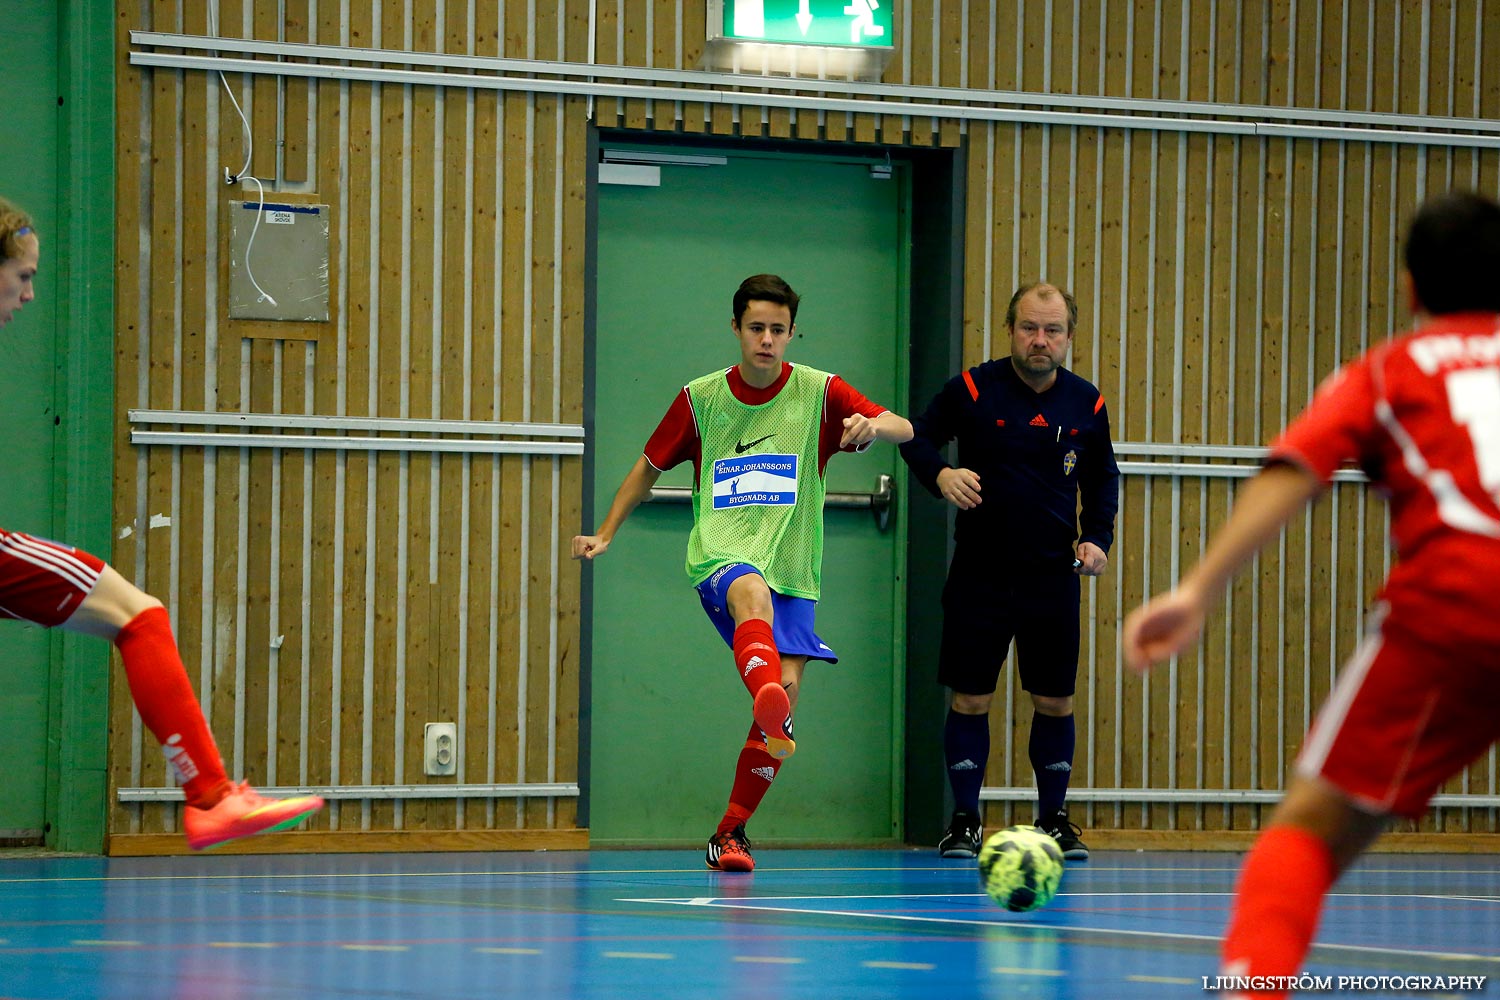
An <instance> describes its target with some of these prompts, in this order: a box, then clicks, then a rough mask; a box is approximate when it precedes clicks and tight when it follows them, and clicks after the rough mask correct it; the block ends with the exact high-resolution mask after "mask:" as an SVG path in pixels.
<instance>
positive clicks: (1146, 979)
mask: <svg viewBox="0 0 1500 1000" xmlns="http://www.w3.org/2000/svg"><path fill="white" fill-rule="evenodd" d="M1125 979H1126V981H1127V982H1132V983H1165V984H1167V985H1168V986H1196V985H1198V983H1200V982H1202V980H1199V979H1182V978H1180V977H1178V976H1126V977H1125Z"/></svg>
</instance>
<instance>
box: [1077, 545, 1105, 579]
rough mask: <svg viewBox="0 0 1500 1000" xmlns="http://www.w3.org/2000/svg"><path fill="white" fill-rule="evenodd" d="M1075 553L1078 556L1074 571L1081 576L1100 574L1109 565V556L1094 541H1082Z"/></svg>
mask: <svg viewBox="0 0 1500 1000" xmlns="http://www.w3.org/2000/svg"><path fill="white" fill-rule="evenodd" d="M1073 554H1074V555H1075V556H1077V557H1078V558H1077V559H1076V562H1077V565H1076V566H1074V567H1073V572H1074V573H1077V574H1078V575H1079V576H1100V575H1102V574H1103V573H1104V568H1105V567H1106V566H1108V565H1109V556H1107V555H1105V554H1104V550H1103V549H1101V548H1100V547H1099V546H1097V545H1095V544H1094V543H1093V542H1080V543H1079V544H1078V548H1077V550H1076V551H1075V552H1074V553H1073Z"/></svg>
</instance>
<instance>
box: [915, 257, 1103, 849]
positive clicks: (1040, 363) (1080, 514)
mask: <svg viewBox="0 0 1500 1000" xmlns="http://www.w3.org/2000/svg"><path fill="white" fill-rule="evenodd" d="M1077 320H1078V305H1077V303H1076V302H1074V301H1073V297H1072V296H1071V295H1069V294H1068V293H1067V292H1065V291H1063V290H1062V289H1060V288H1057V287H1056V286H1054V285H1049V284H1044V283H1037V284H1030V285H1024V286H1022V287H1021V288H1019V289H1017V290H1016V293H1015V294H1014V295H1013V296H1011V300H1010V306H1009V308H1008V309H1007V311H1006V315H1005V324H1006V326H1007V327H1008V328H1009V330H1010V347H1011V353H1010V356H1009V357H1006V358H1000V359H997V360H992V361H986V362H984V363H983V364H980V365H977V366H976V367H974V368H970V369H969V370H967V371H965V372H963V373H962V374H960V375H958V376H956V377H954V378H952V379H949V380H948V383H947V384H946V385H944V386H943V388H942V391H940V392H939V393H938V394H937V396H936V397H935V398H934V399H933V400H932V402H931V403H930V404H929V405H928V407H927V409H926V411H925V412H924V413H923V414H922V415H921V416H920V417H918V418H917V419H916V420H914V421H913V422H912V423H913V427H914V429H915V432H916V436H915V437H913V438H912V440H911V441H909V442H907V443H906V444H903V445H902V446H901V457H902V458H904V459H906V463H907V465H909V466H910V467H911V470H912V474H913V475H915V476H916V478H917V480H918V481H919V482H921V484H922V485H923V486H925V487H926V488H927V489H928V490H929V491H930V492H931V493H932V494H933V495H934V496H938V497H941V498H942V499H944V500H947V501H948V502H949V503H951V504H953V506H955V507H957V508H958V516H957V518H956V522H957V524H956V527H955V529H954V542H955V545H954V551H953V562H952V564H951V565H950V566H949V567H948V580H947V583H946V584H945V585H944V587H943V639H942V650H941V653H940V656H939V665H938V680H939V682H940V683H942V684H943V685H944V686H946V687H947V688H949V689H950V690H951V691H952V699H951V702H950V707H949V709H948V717H947V721H946V723H945V724H944V729H943V752H944V758H945V760H946V762H947V767H948V782H949V784H950V785H951V786H952V788H953V800H954V812H953V816H952V819H951V821H950V822H949V824H948V831H947V833H946V834H944V836H943V839H942V841H941V843H940V844H939V850H940V852H941V853H942V855H943V857H949V858H968V857H974V856H975V855H976V854H977V853H978V851H979V844H980V841H981V840H982V839H983V831H984V821H983V818H982V816H981V814H980V811H979V790H980V787H981V786H982V785H983V784H984V774H985V767H986V763H987V761H988V758H989V749H990V731H989V711H990V702H991V701H992V700H993V699H994V695H995V686H996V683H997V681H998V680H999V677H1000V668H1001V667H1002V666H1003V665H1004V663H1005V657H1006V653H1007V651H1008V650H1009V648H1010V643H1011V640H1012V639H1014V640H1015V643H1016V662H1017V665H1018V669H1019V670H1020V675H1021V686H1022V687H1023V688H1024V689H1025V690H1026V692H1027V693H1028V694H1030V695H1031V702H1032V707H1033V709H1034V711H1033V714H1032V717H1031V738H1030V743H1029V746H1028V750H1029V755H1030V758H1031V766H1032V770H1033V771H1034V772H1035V774H1036V784H1037V799H1038V801H1037V820H1036V825H1037V826H1039V827H1041V828H1042V829H1043V830H1046V831H1047V832H1048V833H1050V834H1051V835H1052V836H1053V837H1055V838H1056V839H1057V842H1058V844H1059V845H1060V846H1061V847H1062V850H1063V857H1065V858H1067V859H1069V860H1071V861H1082V860H1085V859H1087V858H1088V856H1089V852H1088V848H1087V847H1086V846H1085V845H1084V843H1083V841H1082V839H1081V837H1082V831H1081V830H1079V828H1078V827H1077V826H1076V825H1074V824H1072V823H1070V822H1069V821H1068V813H1067V808H1066V805H1065V801H1064V800H1065V799H1066V797H1067V793H1068V779H1069V777H1070V776H1071V772H1072V769H1073V749H1074V744H1075V739H1076V737H1075V731H1074V724H1073V691H1074V686H1075V682H1076V679H1077V674H1078V645H1079V624H1078V616H1079V590H1080V588H1079V583H1080V581H1079V577H1081V576H1098V575H1100V574H1101V573H1103V572H1104V569H1105V567H1106V566H1107V565H1108V563H1109V547H1110V544H1111V543H1112V542H1113V541H1114V523H1115V511H1116V510H1117V509H1118V507H1119V481H1120V471H1119V468H1118V467H1117V466H1116V465H1115V455H1114V448H1113V447H1112V445H1111V444H1110V437H1109V412H1108V410H1106V409H1105V406H1104V397H1103V396H1102V395H1100V393H1099V390H1098V389H1097V388H1096V387H1095V386H1094V385H1093V384H1091V383H1090V382H1088V381H1086V380H1085V379H1082V378H1079V377H1078V376H1077V375H1074V374H1073V373H1072V372H1070V371H1068V370H1067V369H1066V368H1064V367H1063V366H1062V365H1063V360H1064V359H1065V358H1066V357H1067V354H1068V349H1069V347H1070V346H1071V345H1072V343H1073V332H1074V328H1075V326H1076V325H1077ZM953 440H957V441H958V465H957V467H954V466H950V465H949V464H948V463H947V461H945V460H944V458H943V449H944V447H945V446H946V445H947V444H948V442H949V441H953Z"/></svg>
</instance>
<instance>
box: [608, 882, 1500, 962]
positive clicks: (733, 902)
mask: <svg viewBox="0 0 1500 1000" xmlns="http://www.w3.org/2000/svg"><path fill="white" fill-rule="evenodd" d="M975 895H976V896H982V894H975ZM1127 895H1128V896H1232V895H1233V893H1228V892H1198V893H1183V892H1162V893H1149V892H1141V893H1059V894H1058V895H1057V898H1058V899H1063V898H1065V897H1078V896H1127ZM1329 896H1330V898H1355V899H1363V898H1367V896H1365V895H1363V894H1360V893H1330V894H1329ZM932 898H936V899H966V898H972V897H970V896H967V895H964V894H956V893H938V894H933V895H930V896H922V895H890V896H880V895H863V896H757V897H755V899H756V900H762V899H773V900H777V901H780V902H788V901H792V900H799V899H810V900H830V899H833V900H843V899H932ZM1380 898H1382V899H1397V898H1404V899H1448V898H1452V897H1447V896H1431V895H1419V894H1415V893H1408V894H1401V895H1389V896H1381V897H1380ZM615 902H617V903H658V904H663V905H668V906H697V907H702V908H706V909H718V910H749V911H752V912H757V913H793V914H805V915H807V916H819V917H856V918H857V917H865V918H871V919H875V920H905V921H908V922H911V923H925V924H958V925H961V926H969V927H998V928H1003V929H1005V930H1018V931H1019V930H1027V931H1050V932H1052V933H1054V934H1098V935H1117V936H1121V937H1138V938H1151V939H1164V940H1168V941H1203V942H1207V943H1211V944H1218V943H1219V942H1220V941H1221V940H1222V937H1221V936H1220V935H1218V934H1182V933H1177V932H1173V931H1138V930H1127V929H1114V928H1109V927H1080V926H1077V925H1074V924H1067V925H1061V924H1041V923H1027V922H1025V921H1016V922H1011V921H1008V920H1006V921H1002V920H972V919H967V918H963V917H921V916H916V915H914V914H909V913H870V912H863V911H859V910H820V909H804V908H802V907H796V906H755V905H752V902H753V901H748V900H743V899H733V898H728V897H722V896H721V897H715V896H698V897H694V898H691V899H617V900H615ZM996 912H997V913H998V912H999V911H996ZM1313 949H1314V950H1315V951H1325V952H1326V951H1336V952H1351V953H1354V954H1376V955H1400V956H1403V957H1408V958H1429V959H1430V958H1436V959H1443V960H1446V961H1463V962H1491V963H1495V964H1500V957H1496V956H1493V955H1472V954H1468V953H1465V952H1446V951H1414V950H1410V949H1406V950H1403V949H1400V948H1391V947H1385V946H1374V945H1360V944H1332V943H1325V942H1314V944H1313Z"/></svg>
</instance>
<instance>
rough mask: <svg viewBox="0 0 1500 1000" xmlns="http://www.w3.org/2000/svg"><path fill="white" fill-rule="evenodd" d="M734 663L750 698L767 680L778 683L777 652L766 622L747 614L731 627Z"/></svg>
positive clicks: (769, 625)
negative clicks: (738, 624) (741, 620)
mask: <svg viewBox="0 0 1500 1000" xmlns="http://www.w3.org/2000/svg"><path fill="white" fill-rule="evenodd" d="M734 665H735V666H736V667H738V668H739V671H740V680H742V681H744V682H745V687H747V688H749V689H750V697H752V698H754V697H755V695H756V693H757V692H759V691H760V689H761V688H763V687H765V686H766V685H767V684H780V683H781V654H780V653H779V652H777V651H776V637H775V636H774V635H773V634H772V633H771V623H770V622H768V621H763V620H761V619H759V618H751V619H748V620H746V621H744V622H742V623H741V624H740V626H739V627H738V628H736V629H735V630H734Z"/></svg>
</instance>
